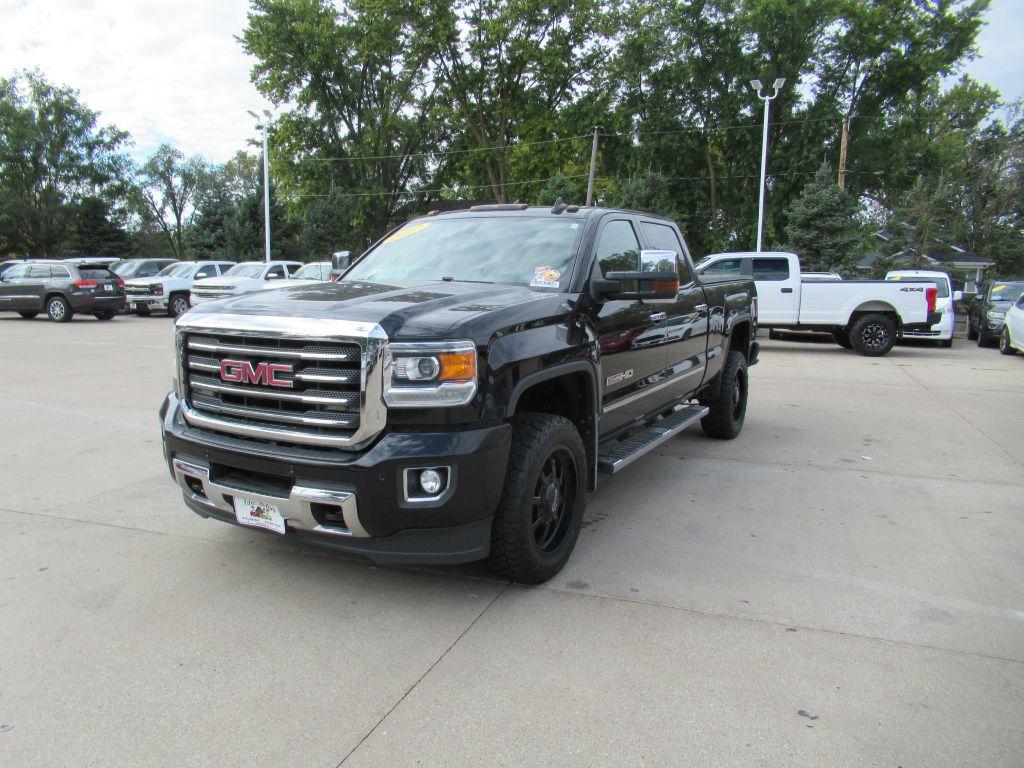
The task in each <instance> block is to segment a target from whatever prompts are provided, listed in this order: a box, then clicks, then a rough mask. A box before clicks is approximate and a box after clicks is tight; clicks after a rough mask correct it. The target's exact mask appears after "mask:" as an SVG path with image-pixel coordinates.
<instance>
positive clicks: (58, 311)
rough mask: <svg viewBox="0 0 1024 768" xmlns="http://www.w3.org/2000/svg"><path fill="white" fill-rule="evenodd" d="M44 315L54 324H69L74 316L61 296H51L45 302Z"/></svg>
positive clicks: (69, 306)
mask: <svg viewBox="0 0 1024 768" xmlns="http://www.w3.org/2000/svg"><path fill="white" fill-rule="evenodd" d="M46 314H47V315H49V316H50V319H51V320H53V322H55V323H70V322H71V318H72V317H74V316H75V313H74V311H73V310H72V309H71V305H70V304H68V302H67V299H65V298H64V297H63V296H51V297H50V298H49V300H47V302H46Z"/></svg>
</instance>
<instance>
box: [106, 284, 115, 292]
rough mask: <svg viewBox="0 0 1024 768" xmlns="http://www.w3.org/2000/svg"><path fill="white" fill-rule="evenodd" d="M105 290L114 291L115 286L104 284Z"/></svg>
mask: <svg viewBox="0 0 1024 768" xmlns="http://www.w3.org/2000/svg"><path fill="white" fill-rule="evenodd" d="M103 290H104V291H112V290H114V286H112V285H104V286H103Z"/></svg>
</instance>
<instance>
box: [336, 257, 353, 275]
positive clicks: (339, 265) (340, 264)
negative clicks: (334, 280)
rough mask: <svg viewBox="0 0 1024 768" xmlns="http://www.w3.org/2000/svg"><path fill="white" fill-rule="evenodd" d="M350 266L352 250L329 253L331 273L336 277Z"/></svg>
mask: <svg viewBox="0 0 1024 768" xmlns="http://www.w3.org/2000/svg"><path fill="white" fill-rule="evenodd" d="M350 266H352V251H335V252H334V253H332V254H331V274H332V275H334V276H335V277H337V276H338V275H340V274H341V273H342V272H344V271H345V270H346V269H348V268H349V267H350Z"/></svg>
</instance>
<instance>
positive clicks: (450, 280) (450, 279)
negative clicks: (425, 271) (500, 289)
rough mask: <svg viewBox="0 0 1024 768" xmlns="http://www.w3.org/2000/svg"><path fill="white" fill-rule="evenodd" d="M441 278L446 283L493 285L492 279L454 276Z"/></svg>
mask: <svg viewBox="0 0 1024 768" xmlns="http://www.w3.org/2000/svg"><path fill="white" fill-rule="evenodd" d="M441 279H442V280H443V281H444V282H446V283H482V284H483V285H494V281H493V280H467V279H466V278H464V277H460V278H458V279H456V278H454V277H442V278H441Z"/></svg>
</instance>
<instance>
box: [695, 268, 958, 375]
mask: <svg viewBox="0 0 1024 768" xmlns="http://www.w3.org/2000/svg"><path fill="white" fill-rule="evenodd" d="M696 269H697V274H699V275H700V276H701V280H702V281H703V282H710V281H713V280H714V279H715V278H717V277H722V278H735V277H753V279H754V284H755V285H756V286H757V312H758V325H759V326H760V327H762V328H769V329H771V328H777V329H787V330H794V331H823V332H826V333H831V334H832V336H833V338H834V339H835V340H836V343H837V344H839V345H840V346H842V347H845V348H847V349H853V350H856V351H857V352H859V353H860V354H862V355H868V356H871V357H877V356H879V355H884V354H886V353H887V352H888V351H889V350H890V349H892V347H893V345H894V344H895V343H896V340H897V339H898V338H899V337H900V336H901V335H902V333H903V332H904V331H906V332H913V331H927V330H928V329H929V328H930V327H931V326H932V325H934V324H936V323H937V322H939V318H940V316H939V313H938V312H937V311H936V300H937V297H938V289H937V288H936V287H935V283H934V281H932V280H921V281H915V280H900V281H899V282H892V281H889V282H887V281H885V280H802V279H801V272H800V259H799V258H797V256H796V254H794V253H785V252H762V253H715V254H712V255H711V256H708V257H707V258H705V259H703V260H702V261H701V262H700V263H698V264H697V266H696Z"/></svg>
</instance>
